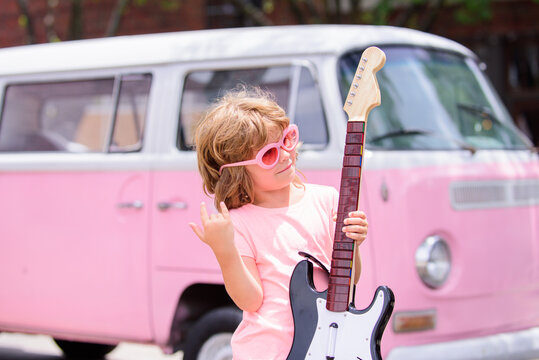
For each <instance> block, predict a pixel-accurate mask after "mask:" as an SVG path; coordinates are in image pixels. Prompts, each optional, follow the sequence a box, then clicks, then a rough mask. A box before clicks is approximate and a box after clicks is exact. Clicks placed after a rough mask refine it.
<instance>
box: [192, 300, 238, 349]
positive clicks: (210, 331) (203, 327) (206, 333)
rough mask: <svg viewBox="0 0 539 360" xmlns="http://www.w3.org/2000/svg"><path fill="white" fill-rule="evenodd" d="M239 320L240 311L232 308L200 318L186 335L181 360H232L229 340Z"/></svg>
mask: <svg viewBox="0 0 539 360" xmlns="http://www.w3.org/2000/svg"><path fill="white" fill-rule="evenodd" d="M241 318H242V314H241V311H240V310H238V309H237V308H233V307H223V308H218V309H215V310H212V311H210V312H209V313H207V314H205V315H204V316H202V317H201V318H200V319H199V320H198V321H197V322H196V323H195V324H194V325H193V327H192V328H191V330H190V331H189V334H188V335H187V339H186V344H185V348H184V350H183V360H232V348H231V347H230V339H231V338H232V333H233V332H234V330H236V328H237V327H238V325H239V324H240V322H241Z"/></svg>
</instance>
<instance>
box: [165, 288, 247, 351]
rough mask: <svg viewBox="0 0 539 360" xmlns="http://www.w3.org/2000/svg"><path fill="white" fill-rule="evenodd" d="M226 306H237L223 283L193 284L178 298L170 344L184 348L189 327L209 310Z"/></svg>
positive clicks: (180, 348) (174, 347)
mask: <svg viewBox="0 0 539 360" xmlns="http://www.w3.org/2000/svg"><path fill="white" fill-rule="evenodd" d="M224 306H233V307H236V305H235V304H234V302H233V301H232V299H231V298H230V296H228V293H227V292H226V289H225V286H224V285H223V284H193V285H190V286H189V287H188V288H186V289H185V290H184V291H183V293H182V294H181V296H180V298H179V299H178V305H177V306H176V311H175V313H174V318H173V320H172V325H171V328H170V337H169V345H170V346H171V348H172V350H173V351H174V352H176V351H179V350H183V347H184V345H185V339H186V338H187V334H188V332H189V328H190V327H191V326H192V325H193V324H194V323H195V322H196V321H197V320H198V319H199V318H200V317H201V316H203V315H204V314H206V313H207V312H209V311H211V310H213V309H216V308H219V307H224Z"/></svg>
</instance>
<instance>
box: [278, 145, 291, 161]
mask: <svg viewBox="0 0 539 360" xmlns="http://www.w3.org/2000/svg"><path fill="white" fill-rule="evenodd" d="M292 151H293V150H292ZM290 153H291V151H286V150H285V149H284V148H282V147H281V148H280V149H279V161H287V160H288V159H289V158H290Z"/></svg>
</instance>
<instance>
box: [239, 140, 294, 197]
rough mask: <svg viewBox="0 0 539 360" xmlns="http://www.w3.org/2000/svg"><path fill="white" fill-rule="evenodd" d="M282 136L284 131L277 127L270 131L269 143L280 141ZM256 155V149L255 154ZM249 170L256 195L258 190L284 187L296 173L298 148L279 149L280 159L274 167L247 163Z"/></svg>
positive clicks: (273, 189)
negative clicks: (290, 149)
mask: <svg viewBox="0 0 539 360" xmlns="http://www.w3.org/2000/svg"><path fill="white" fill-rule="evenodd" d="M281 137H282V131H280V130H277V129H275V130H274V131H270V137H269V141H268V142H269V143H271V142H276V141H279V140H280V139H281ZM253 156H256V151H255V152H254V155H253ZM246 169H247V172H248V173H249V175H250V176H251V179H252V181H253V183H254V187H255V196H256V192H257V191H275V190H280V189H283V188H285V187H287V186H289V185H290V183H291V182H292V181H293V180H294V178H295V175H296V149H295V148H294V149H293V150H292V151H286V150H285V149H283V148H280V149H279V161H278V162H277V165H275V167H273V168H272V169H264V168H262V167H260V166H258V165H255V164H253V165H247V166H246Z"/></svg>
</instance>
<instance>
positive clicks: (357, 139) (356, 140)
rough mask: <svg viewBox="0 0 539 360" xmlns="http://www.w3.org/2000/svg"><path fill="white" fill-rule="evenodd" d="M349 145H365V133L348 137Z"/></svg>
mask: <svg viewBox="0 0 539 360" xmlns="http://www.w3.org/2000/svg"><path fill="white" fill-rule="evenodd" d="M346 143H347V144H363V133H362V132H361V133H351V134H347V135H346Z"/></svg>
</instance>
